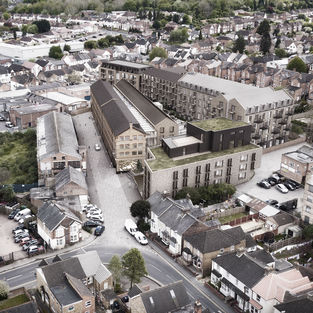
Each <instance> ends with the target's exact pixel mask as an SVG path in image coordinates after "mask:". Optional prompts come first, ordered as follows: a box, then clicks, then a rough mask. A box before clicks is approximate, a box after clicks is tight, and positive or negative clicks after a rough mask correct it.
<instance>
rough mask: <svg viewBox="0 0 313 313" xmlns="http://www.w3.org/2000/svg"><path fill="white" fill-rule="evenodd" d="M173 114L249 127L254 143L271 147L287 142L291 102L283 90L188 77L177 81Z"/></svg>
mask: <svg viewBox="0 0 313 313" xmlns="http://www.w3.org/2000/svg"><path fill="white" fill-rule="evenodd" d="M177 94H178V97H177V104H176V108H175V109H176V111H177V112H178V113H179V114H180V115H182V116H183V117H185V118H186V119H188V120H202V119H208V118H215V117H226V118H228V119H231V120H235V121H244V122H247V123H250V124H251V125H252V126H253V128H252V133H253V134H252V139H253V142H254V143H256V144H259V145H260V146H262V147H270V146H273V145H277V144H280V143H283V142H284V141H286V140H287V138H288V134H289V129H290V125H291V124H290V123H291V115H292V114H293V111H294V100H293V98H292V97H291V96H290V95H289V94H288V93H287V92H286V91H284V90H274V89H272V88H271V87H265V88H258V87H255V86H252V85H247V84H241V83H238V82H234V81H230V80H226V79H221V78H217V77H213V76H209V75H206V74H200V73H187V74H185V75H184V76H183V77H182V78H180V79H179V81H178V89H177Z"/></svg>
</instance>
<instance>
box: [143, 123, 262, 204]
mask: <svg viewBox="0 0 313 313" xmlns="http://www.w3.org/2000/svg"><path fill="white" fill-rule="evenodd" d="M251 129H252V126H251V125H249V124H248V123H245V122H243V121H232V120H229V119H226V118H215V119H210V120H203V121H195V122H190V123H187V134H186V135H180V136H174V137H169V138H165V139H163V140H162V146H161V147H156V148H151V149H148V158H147V160H145V172H144V197H145V198H149V197H150V195H152V194H153V193H154V192H156V191H159V192H165V191H166V192H167V193H170V194H171V195H172V196H173V197H174V196H175V195H176V193H177V191H178V190H180V189H182V188H183V187H199V186H207V185H209V184H216V183H223V182H226V183H229V184H233V185H237V184H240V183H243V182H246V181H248V180H250V179H251V178H252V177H253V175H254V169H256V168H258V167H259V166H260V162H261V155H262V148H261V147H259V146H257V145H255V144H251V143H250V140H251Z"/></svg>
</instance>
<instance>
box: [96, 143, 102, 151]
mask: <svg viewBox="0 0 313 313" xmlns="http://www.w3.org/2000/svg"><path fill="white" fill-rule="evenodd" d="M95 150H96V151H100V150H101V147H100V145H99V144H98V143H96V144H95Z"/></svg>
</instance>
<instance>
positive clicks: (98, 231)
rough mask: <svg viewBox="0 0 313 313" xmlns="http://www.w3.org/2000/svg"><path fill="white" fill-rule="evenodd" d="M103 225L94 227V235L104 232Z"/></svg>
mask: <svg viewBox="0 0 313 313" xmlns="http://www.w3.org/2000/svg"><path fill="white" fill-rule="evenodd" d="M104 229H105V227H104V226H97V227H96V229H95V236H101V235H102V233H103V232H104Z"/></svg>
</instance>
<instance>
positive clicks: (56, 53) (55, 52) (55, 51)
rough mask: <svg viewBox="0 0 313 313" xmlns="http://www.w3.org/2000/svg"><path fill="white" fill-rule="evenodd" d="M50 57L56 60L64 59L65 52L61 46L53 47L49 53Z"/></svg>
mask: <svg viewBox="0 0 313 313" xmlns="http://www.w3.org/2000/svg"><path fill="white" fill-rule="evenodd" d="M49 57H50V58H54V59H58V60H60V59H62V57H63V52H62V49H61V47H60V46H52V47H51V48H50V51H49Z"/></svg>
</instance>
